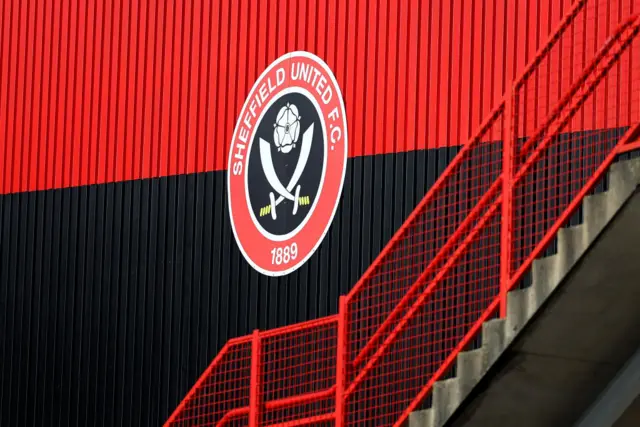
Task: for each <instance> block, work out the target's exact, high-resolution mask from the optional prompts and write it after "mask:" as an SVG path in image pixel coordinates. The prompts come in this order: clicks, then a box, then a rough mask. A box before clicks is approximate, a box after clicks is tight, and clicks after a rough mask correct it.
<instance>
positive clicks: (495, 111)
mask: <svg viewBox="0 0 640 427" xmlns="http://www.w3.org/2000/svg"><path fill="white" fill-rule="evenodd" d="M503 106H504V100H503V101H502V102H501V103H500V104H499V105H498V106H497V107H496V108H494V109H493V111H492V112H491V114H490V115H489V117H488V118H487V119H486V120H485V121H484V122H483V123H482V125H480V129H479V131H478V132H476V135H475V136H474V137H473V138H471V139H470V140H469V142H468V143H467V144H465V146H464V147H463V148H462V150H460V152H459V153H458V155H456V157H455V158H454V159H453V160H452V161H451V163H449V165H448V166H447V167H446V168H445V170H444V172H442V174H441V175H440V176H439V177H438V179H437V180H436V182H435V183H434V184H433V186H432V187H431V188H430V189H429V191H427V194H426V195H425V196H424V197H423V198H422V200H421V201H420V203H418V205H417V206H416V208H415V209H414V210H413V211H412V212H411V214H410V215H409V217H408V218H407V219H406V220H405V222H404V223H403V224H402V226H400V228H398V231H396V232H395V234H394V235H393V237H392V238H391V240H389V243H387V245H386V246H385V247H384V248H383V249H382V251H380V254H379V255H378V256H377V257H376V259H375V260H374V261H373V263H371V265H370V266H369V267H368V268H367V270H366V271H365V272H364V274H363V275H362V277H360V279H359V280H358V282H357V283H356V284H355V286H354V287H353V288H352V289H351V291H349V293H348V294H347V302H350V301H351V300H352V299H353V298H354V297H355V295H356V294H357V293H359V292H361V291H362V289H363V287H364V285H365V284H366V281H367V279H368V277H369V276H370V275H371V274H372V273H373V272H374V271H375V269H376V267H378V266H379V265H380V263H381V262H382V261H383V260H384V259H385V257H386V256H387V255H388V253H389V251H390V250H391V249H392V248H393V247H394V246H395V243H396V242H397V241H398V240H400V239H401V238H402V236H403V235H404V233H406V231H407V229H408V225H409V224H411V223H412V222H413V221H414V220H415V218H416V217H417V216H418V214H419V212H420V211H421V210H422V209H424V207H425V206H426V205H427V204H428V203H429V202H430V201H431V200H432V199H433V198H434V196H435V195H436V193H437V192H438V191H439V189H440V188H441V187H442V186H443V184H444V182H445V181H446V180H447V178H448V177H450V176H451V174H453V173H454V171H455V169H456V168H457V167H458V166H459V164H460V163H461V162H462V161H463V159H464V155H465V154H466V153H467V152H468V151H469V150H470V149H471V148H472V147H473V145H474V144H475V143H477V138H478V137H479V136H480V135H482V134H483V133H484V132H485V131H486V129H487V128H488V127H489V126H491V124H492V123H493V122H494V121H495V119H496V117H497V116H498V115H499V114H500V113H501V112H502V108H503Z"/></svg>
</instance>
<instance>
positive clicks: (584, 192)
mask: <svg viewBox="0 0 640 427" xmlns="http://www.w3.org/2000/svg"><path fill="white" fill-rule="evenodd" d="M639 135H640V122H639V123H636V124H635V125H633V126H632V127H631V128H630V129H629V130H628V131H627V133H626V134H625V136H624V137H623V138H622V139H621V140H620V142H619V143H618V145H617V146H616V148H615V149H613V150H611V153H610V154H609V155H608V156H607V158H606V159H605V161H604V162H602V163H601V164H600V166H599V167H598V169H597V170H596V172H595V173H594V174H593V175H592V177H591V178H590V179H589V181H588V182H587V184H586V185H585V186H584V187H583V188H582V189H581V190H580V192H579V193H578V195H577V196H576V197H575V198H574V199H573V201H572V202H571V203H570V204H569V206H568V207H567V209H566V210H565V211H564V212H563V214H562V215H561V216H560V218H558V220H557V221H556V223H555V224H554V225H553V226H552V227H551V228H549V230H548V231H547V233H546V235H545V236H544V238H543V239H542V240H541V241H540V243H539V244H538V245H537V247H536V248H535V249H534V250H533V252H532V253H531V256H530V257H529V259H528V260H527V261H525V262H524V263H523V264H522V266H521V267H520V268H519V269H518V270H517V271H516V273H515V274H514V275H513V277H512V278H511V280H510V282H509V287H508V290H509V289H511V288H513V287H514V286H515V285H516V284H517V283H518V282H519V281H520V280H521V279H522V276H523V275H524V273H526V271H527V269H528V268H529V267H531V264H532V263H533V261H534V260H535V259H536V258H538V257H539V256H540V255H541V254H542V252H543V251H544V250H545V249H546V248H547V247H548V246H549V244H550V243H551V242H552V240H553V238H554V237H555V236H556V234H558V230H560V228H562V227H563V226H564V224H566V223H567V221H568V220H569V218H571V216H572V215H573V214H574V213H575V212H576V210H577V209H578V208H579V207H580V205H581V204H582V202H583V200H584V198H585V197H587V196H588V195H589V193H590V192H591V191H592V190H593V189H594V188H595V186H596V185H597V184H598V182H599V181H600V180H601V179H602V177H603V176H604V174H605V173H606V172H607V170H608V169H609V167H610V166H611V164H612V163H613V162H614V160H615V158H616V156H617V155H619V154H620V151H621V150H620V148H621V147H625V144H626V143H627V142H628V141H632V140H634V139H636V138H638V136H639ZM627 147H628V145H627Z"/></svg>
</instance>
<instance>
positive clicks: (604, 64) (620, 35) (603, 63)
mask: <svg viewBox="0 0 640 427" xmlns="http://www.w3.org/2000/svg"><path fill="white" fill-rule="evenodd" d="M628 28H631V29H632V31H630V32H629V33H626V30H627V29H628ZM639 31H640V18H638V17H632V18H629V19H627V20H626V21H624V22H623V23H622V24H621V25H620V26H619V27H618V28H617V29H616V31H615V33H614V35H613V36H612V37H611V38H610V39H609V40H607V42H606V43H605V44H604V46H603V47H602V48H601V49H600V51H599V52H598V54H597V55H596V56H595V57H594V59H593V61H592V63H591V64H590V65H589V66H587V67H586V68H585V70H584V71H583V73H582V75H581V76H580V78H579V79H578V80H577V82H576V83H575V84H574V85H572V87H571V88H570V90H569V91H568V93H567V94H566V95H565V96H563V97H562V98H561V100H560V101H559V103H558V106H557V107H556V108H555V109H554V110H553V112H552V115H551V116H552V119H550V120H545V121H544V123H543V125H542V126H541V127H540V129H539V130H538V131H536V132H535V134H536V135H544V134H545V133H546V135H547V136H546V137H545V138H544V139H543V141H542V143H541V144H540V145H539V146H538V147H537V149H536V150H535V151H534V153H533V154H532V156H531V157H530V158H529V159H528V160H527V162H526V163H525V164H524V166H523V167H522V168H521V169H520V170H519V172H518V173H517V174H516V176H515V179H514V180H513V181H514V183H518V181H519V180H520V179H522V177H523V176H524V174H525V173H527V171H528V170H529V169H530V168H531V166H532V164H533V163H535V162H536V161H537V160H538V158H539V157H540V155H541V154H542V153H543V152H544V151H545V150H546V149H547V147H548V145H549V144H550V142H551V141H552V140H553V139H554V138H555V137H556V135H557V132H558V131H560V130H561V129H562V128H563V127H564V126H565V125H566V124H567V122H568V121H569V120H570V119H571V117H572V116H573V114H574V113H575V112H576V111H577V110H578V109H579V108H580V107H581V106H582V105H583V104H584V102H585V101H586V98H587V97H588V96H589V95H590V94H591V92H592V91H593V90H594V88H595V86H596V85H597V84H598V83H599V82H600V81H601V80H602V79H603V78H604V77H605V75H606V73H607V72H608V71H609V70H610V69H611V67H612V66H613V65H614V64H615V63H616V62H617V61H618V60H619V58H620V55H621V53H622V52H623V51H624V50H625V49H626V48H627V47H628V46H629V45H630V43H631V41H632V40H633V38H634V37H635V36H636V35H637V34H638V32H639ZM615 48H617V50H616V49H615ZM578 93H579V94H580V96H579V98H578V100H577V101H575V100H574V96H575V95H576V94H578ZM572 101H573V102H572ZM569 105H570V108H569V109H568V110H567V109H566V107H567V106H569ZM561 113H564V114H563V115H562V116H561V117H562V120H561V121H559V122H557V123H556V122H555V119H556V118H557V116H558V115H559V114H561ZM549 129H550V131H549V132H546V131H547V130H549ZM534 143H535V138H531V140H530V141H528V143H527V145H525V146H526V147H530V146H531V145H533V144H534ZM614 152H617V151H615V150H614ZM611 156H613V152H612V154H611ZM503 179H504V177H503V175H502V174H501V176H500V178H499V179H498V180H497V181H496V183H498V182H502V181H503ZM491 189H494V186H492V187H491ZM494 191H495V190H494ZM487 199H489V200H490V199H491V196H485V197H484V198H483V199H482V200H483V201H484V200H487ZM501 202H502V198H501V197H500V198H499V199H498V200H496V201H495V202H494V204H493V205H492V207H491V208H490V209H489V210H488V211H487V213H485V214H484V216H483V218H482V219H481V220H480V222H478V224H477V225H476V227H475V228H474V229H473V231H472V232H471V233H470V234H469V235H468V237H467V238H466V239H465V241H464V242H463V243H462V244H461V245H460V246H459V247H458V249H457V250H456V252H455V253H454V254H453V255H452V256H451V257H450V258H449V261H448V262H447V263H446V264H445V266H444V267H442V268H441V270H440V272H439V273H438V275H437V276H436V278H434V279H433V281H432V283H431V284H430V285H429V286H428V287H427V288H426V289H425V290H423V291H422V294H421V295H420V297H419V298H418V299H417V300H416V301H415V302H414V303H413V305H412V307H411V309H410V310H409V311H408V312H407V313H405V314H404V316H403V317H402V320H401V321H400V322H399V323H398V324H397V325H396V327H395V328H394V329H393V331H392V332H391V333H390V334H389V335H388V336H387V338H386V339H385V340H384V342H383V343H382V344H381V345H380V346H379V347H377V351H376V352H375V353H374V355H373V356H372V357H371V358H370V359H369V361H368V362H367V364H366V365H365V366H364V367H363V368H362V369H361V370H360V372H359V373H358V374H357V376H356V378H355V379H354V380H353V381H352V382H351V384H350V385H349V386H348V387H347V389H346V391H345V392H344V398H345V399H348V398H349V396H350V395H351V394H352V393H354V390H355V389H356V388H357V387H358V386H359V384H360V383H362V381H364V379H365V378H367V375H368V374H369V373H370V372H371V371H372V370H373V369H374V367H375V366H376V364H377V363H379V361H380V359H381V358H382V357H383V354H384V353H385V351H386V350H387V349H388V348H389V347H390V346H391V343H392V342H394V340H395V339H396V337H398V335H399V334H400V332H401V331H402V330H403V328H404V327H405V326H406V325H407V324H408V322H409V321H410V319H412V317H413V316H414V315H415V313H416V312H417V310H418V309H419V308H420V307H421V306H422V304H423V303H424V301H425V299H426V298H427V297H428V296H429V293H430V292H431V291H432V290H433V289H434V288H435V286H437V284H438V283H439V281H440V280H442V278H443V277H444V275H445V274H446V273H447V272H448V269H449V268H451V267H452V266H453V265H454V264H455V262H456V260H457V257H458V256H460V254H461V253H462V252H463V251H464V250H465V249H466V246H467V245H469V243H470V242H471V241H472V240H473V239H474V237H475V234H477V232H479V230H480V229H481V228H482V227H483V226H484V223H485V222H486V221H487V220H488V219H489V218H490V217H491V216H492V215H493V214H494V213H495V210H496V209H497V208H498V206H499V205H500V203H501ZM480 210H481V208H480V207H478V209H477V210H476V211H474V212H479V211H480ZM561 219H562V218H561ZM561 225H562V223H558V224H557V225H556V228H559V227H560V226H561ZM556 231H557V229H556ZM539 248H540V249H538V250H539V251H541V250H542V249H544V248H543V245H542V244H541V245H539ZM503 250H511V249H510V248H503ZM447 254H448V248H443V249H442V250H441V252H440V254H439V255H441V256H446V255H447ZM532 260H533V258H529V261H528V264H525V265H523V266H522V268H521V269H520V270H519V272H518V274H519V275H516V276H515V277H514V278H513V279H512V280H511V281H510V285H509V286H508V287H506V288H503V289H501V293H503V292H506V291H508V290H509V289H510V288H511V287H512V286H513V285H514V284H515V283H517V281H518V280H520V278H521V275H522V274H523V272H524V271H526V269H527V268H529V267H530V264H531V262H532ZM418 285H419V284H418ZM416 287H417V286H416ZM416 287H414V288H413V289H412V290H411V291H410V292H413V291H414V290H415V288H416ZM502 298H503V297H502V295H501V296H500V297H498V298H496V299H494V300H493V301H492V303H491V304H490V307H491V308H492V309H495V308H496V307H497V306H498V304H499V303H500V300H501V299H502ZM488 315H490V313H484V315H483V316H481V317H480V319H481V320H478V321H476V322H475V323H474V327H473V328H472V329H474V330H476V331H477V330H479V328H480V327H481V324H482V322H484V320H485V319H486V318H487V316H488ZM466 344H468V342H461V343H459V344H458V346H456V348H455V349H454V351H452V352H451V353H450V354H449V356H448V357H447V359H446V360H445V363H443V364H442V365H441V366H440V368H439V369H438V371H436V373H435V374H434V375H433V376H432V378H430V379H429V382H428V386H427V387H426V388H425V389H423V391H421V393H419V397H422V396H424V395H426V393H427V392H428V391H429V387H430V386H431V385H432V384H433V382H435V381H437V380H438V378H439V377H438V376H437V375H442V374H443V373H444V372H445V371H446V369H448V367H449V366H448V365H449V364H450V363H452V362H453V360H455V357H456V356H457V353H458V352H459V349H460V348H463V347H464V345H466ZM456 349H457V351H456ZM416 405H417V403H416V404H415V405H412V407H410V408H408V409H407V410H406V411H405V414H408V413H409V412H410V409H411V410H413V409H415V406H416ZM402 421H404V418H401V419H400V420H399V421H398V425H400V423H401V422H402Z"/></svg>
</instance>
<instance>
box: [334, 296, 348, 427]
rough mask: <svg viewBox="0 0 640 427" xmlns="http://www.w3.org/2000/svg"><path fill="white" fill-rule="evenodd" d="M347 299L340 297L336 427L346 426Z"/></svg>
mask: <svg viewBox="0 0 640 427" xmlns="http://www.w3.org/2000/svg"><path fill="white" fill-rule="evenodd" d="M347 309H348V306H347V298H346V297H345V296H341V297H340V302H339V308H338V349H337V353H336V355H337V360H336V412H335V419H336V427H342V426H343V424H344V401H345V395H344V393H345V383H346V381H347V368H346V363H347V336H348V330H347V328H348V322H347Z"/></svg>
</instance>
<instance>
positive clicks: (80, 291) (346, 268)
mask: <svg viewBox="0 0 640 427" xmlns="http://www.w3.org/2000/svg"><path fill="white" fill-rule="evenodd" d="M456 151H457V149H455V148H452V149H440V150H432V151H418V152H413V153H404V154H394V155H380V156H370V157H360V158H354V159H350V160H349V163H348V169H347V175H346V181H345V187H344V192H343V197H342V201H341V203H340V207H339V210H338V212H337V214H336V218H335V219H334V223H333V225H332V227H331V229H330V231H329V233H328V234H327V237H326V238H325V240H324V242H323V243H322V245H321V247H320V249H319V250H318V251H317V253H316V254H314V256H313V257H312V258H311V259H310V261H309V262H308V263H307V264H306V265H304V266H303V267H302V268H301V269H300V270H299V271H297V272H295V273H293V274H291V275H289V276H285V277H281V278H268V277H266V276H262V275H259V274H258V273H256V272H255V271H254V270H253V269H251V267H249V266H248V264H247V263H246V262H245V261H244V258H243V257H242V255H241V254H240V252H239V250H238V248H237V245H236V243H235V241H234V238H233V233H232V231H231V227H230V225H229V218H228V208H227V202H226V200H227V198H226V190H225V187H226V176H225V173H224V172H210V173H202V174H191V175H182V176H175V177H168V178H158V179H149V180H137V181H129V182H120V183H112V184H101V185H93V186H83V187H76V188H69V189H57V190H48V191H41V192H29V193H18V194H12V195H4V196H0V224H1V226H0V242H2V246H1V247H0V331H1V332H2V337H3V339H2V340H0V357H1V358H2V359H1V360H2V366H1V368H0V373H1V375H2V386H1V388H0V425H2V426H5V425H6V426H22V425H25V426H31V425H43V424H47V425H60V426H67V425H100V426H111V425H144V426H156V425H159V424H160V423H161V422H162V421H164V419H166V417H167V416H168V414H169V412H170V411H171V410H172V409H173V408H174V407H175V405H177V403H178V402H179V400H180V398H181V397H183V396H184V394H185V393H186V392H187V391H188V389H189V388H190V387H191V385H192V384H193V383H194V381H195V380H196V379H197V377H198V376H199V375H200V373H201V372H202V371H203V370H204V369H205V367H206V366H207V365H208V364H209V362H210V361H211V359H212V358H213V357H214V356H215V354H216V353H217V351H218V350H219V349H220V347H221V346H222V345H224V343H225V342H226V341H227V340H228V339H229V338H231V337H235V336H240V335H244V334H248V333H250V332H251V331H252V330H253V329H255V328H260V329H266V328H273V327H276V326H281V325H285V324H289V323H293V322H299V321H304V320H308V319H314V318H317V317H320V316H324V315H327V314H332V313H335V312H336V311H337V302H338V296H339V295H340V294H341V293H345V292H347V291H348V290H349V289H350V287H351V286H352V285H353V284H354V283H355V282H356V281H357V279H358V278H359V276H360V275H361V274H362V272H363V271H364V270H365V269H366V268H367V267H368V265H369V264H370V263H371V261H372V260H373V258H374V257H375V256H376V255H377V254H378V253H379V251H380V250H381V249H382V247H383V246H384V244H385V243H386V242H387V241H388V240H389V238H390V237H391V235H392V234H393V232H394V231H395V230H396V229H397V228H398V227H399V225H400V224H401V223H402V222H403V220H404V219H405V218H406V216H407V215H408V213H409V212H410V211H411V210H412V209H413V207H414V206H415V204H416V203H417V201H418V200H419V199H420V198H421V197H422V196H423V195H424V193H425V192H426V190H427V188H428V187H429V186H430V185H431V184H432V183H433V182H434V181H435V179H436V178H437V177H438V175H439V174H440V173H441V172H442V170H443V169H444V167H445V166H446V165H447V164H448V162H449V161H450V159H451V158H452V157H453V156H454V155H455V153H456Z"/></svg>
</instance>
